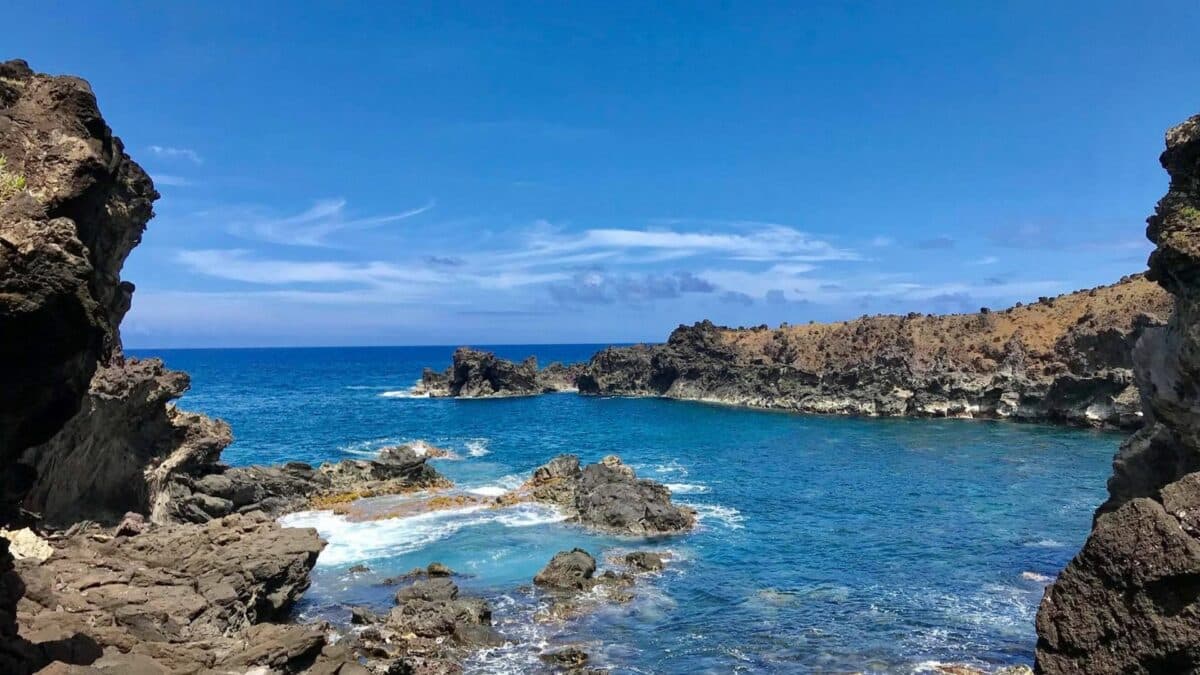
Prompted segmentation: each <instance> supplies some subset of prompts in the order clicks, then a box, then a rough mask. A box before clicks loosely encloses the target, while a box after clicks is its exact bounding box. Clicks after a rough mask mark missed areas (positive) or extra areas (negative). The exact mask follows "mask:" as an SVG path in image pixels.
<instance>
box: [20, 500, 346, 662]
mask: <svg viewBox="0 0 1200 675" xmlns="http://www.w3.org/2000/svg"><path fill="white" fill-rule="evenodd" d="M53 544H54V552H53V554H52V555H51V556H50V558H49V559H48V560H46V561H44V562H39V561H37V560H22V561H20V562H18V564H17V569H18V571H19V572H20V574H21V577H22V579H24V582H25V586H26V591H25V597H24V599H22V600H21V602H20V605H19V614H18V617H19V620H20V624H21V630H22V634H23V635H24V636H25V637H26V638H28V639H30V640H31V641H32V642H35V643H41V644H52V645H59V644H64V643H65V642H66V641H70V640H74V642H73V643H72V644H73V645H74V646H75V647H77V648H80V649H79V651H80V653H78V654H71V653H62V652H47V651H46V650H45V649H42V650H41V652H43V653H42V654H41V655H40V656H41V657H43V658H45V659H46V663H48V662H49V660H50V659H58V660H63V661H66V662H68V663H70V662H75V663H90V662H91V661H92V660H95V659H96V658H97V657H98V656H99V654H100V652H106V653H107V654H109V656H110V660H112V659H116V657H117V656H119V655H129V654H137V655H140V656H141V657H144V659H143V660H144V661H145V662H146V663H150V662H153V663H155V664H157V666H158V667H161V668H163V669H165V671H164V672H195V671H197V670H199V669H200V668H202V667H216V666H218V665H219V664H223V663H232V662H237V663H239V664H245V665H246V666H247V667H249V666H252V665H257V664H258V663H260V661H259V660H258V658H257V657H252V656H251V655H250V654H249V651H255V652H261V653H262V654H263V655H264V657H265V656H266V655H267V653H268V652H269V651H270V647H271V645H270V644H267V643H268V642H272V641H275V642H278V641H280V640H284V639H285V636H288V637H287V639H292V638H294V637H295V636H298V635H310V634H313V633H314V632H315V637H313V638H305V640H304V643H305V644H306V645H307V648H306V649H305V650H304V653H302V654H296V655H292V657H290V658H289V661H292V662H294V665H299V664H300V662H301V661H303V660H304V659H305V658H306V657H315V656H316V654H317V653H318V652H320V651H321V649H322V648H323V646H324V644H325V640H324V637H323V635H322V634H321V632H320V631H319V630H315V629H314V628H313V627H300V626H289V627H282V626H280V627H276V628H274V629H266V628H263V627H260V626H257V624H262V623H264V622H270V621H278V620H282V619H285V618H287V614H288V612H289V611H290V609H291V607H292V606H293V605H294V604H295V602H296V600H298V599H299V597H300V595H301V594H302V593H303V592H304V590H305V589H307V588H308V584H309V581H308V573H309V570H311V569H312V567H313V565H314V564H315V563H316V560H317V554H318V553H319V552H320V551H321V549H322V548H323V547H324V542H322V541H321V540H320V539H319V538H318V537H317V534H316V532H315V531H313V530H307V529H292V528H281V527H279V526H278V525H276V524H275V523H273V522H272V521H270V520H269V519H267V518H266V517H265V516H262V515H261V514H258V515H257V516H255V515H250V516H233V517H231V518H228V519H225V520H222V521H216V522H213V523H210V524H208V525H206V526H202V527H201V526H190V525H184V526H176V527H164V528H157V529H155V530H153V531H151V532H147V533H145V534H140V535H137V536H134V537H113V536H111V535H108V534H105V533H103V532H102V531H100V530H98V529H96V528H82V529H80V530H79V531H77V532H75V533H74V534H71V535H70V536H68V537H66V538H64V539H61V540H58V541H55V542H53ZM252 627H253V628H255V629H256V630H255V631H254V632H253V633H246V631H248V630H250V629H251V628H252ZM264 630H274V631H275V632H276V635H275V636H274V637H272V638H271V639H269V640H268V639H267V638H266V633H263V632H262V631H264ZM76 635H81V636H86V638H74V637H73V636H76ZM259 641H262V643H260V644H254V643H255V642H259ZM81 645H86V649H84V648H82V647H81ZM285 651H286V650H285ZM27 656H28V657H29V660H30V661H33V662H35V665H36V659H37V658H39V654H38V653H37V652H34V653H32V654H28V655H27ZM118 661H119V662H121V663H127V661H126V660H124V659H119V660H118ZM311 662H312V658H308V661H307V663H311ZM43 665H44V664H43ZM34 669H36V668H34ZM297 669H298V668H297ZM4 672H24V671H22V670H19V669H17V670H4ZM149 672H154V671H149Z"/></svg>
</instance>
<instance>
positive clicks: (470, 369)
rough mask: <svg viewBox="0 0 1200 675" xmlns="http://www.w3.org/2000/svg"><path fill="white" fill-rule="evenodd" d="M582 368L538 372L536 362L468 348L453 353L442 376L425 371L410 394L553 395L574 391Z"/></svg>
mask: <svg viewBox="0 0 1200 675" xmlns="http://www.w3.org/2000/svg"><path fill="white" fill-rule="evenodd" d="M582 369H583V366H582V364H575V365H571V366H564V365H563V364H561V363H552V364H550V365H549V366H547V367H546V368H545V369H543V370H538V364H537V359H536V358H535V357H532V356H531V357H529V358H527V359H525V360H524V361H522V362H521V363H513V362H512V361H508V360H506V359H501V358H499V357H497V356H496V355H495V354H493V353H491V352H485V351H481V350H478V349H471V348H470V347H459V348H458V349H456V350H455V351H454V356H453V363H452V364H451V366H450V367H449V368H447V369H446V370H445V371H444V372H440V373H439V372H437V371H435V370H432V369H430V368H426V369H425V372H424V373H423V374H422V375H421V381H420V382H418V383H417V386H416V387H414V389H413V393H414V394H416V395H418V396H421V395H424V396H434V397H454V398H498V397H507V396H534V395H537V394H545V393H550V392H555V391H574V390H575V388H576V385H575V378H576V377H577V376H578V374H579V373H580V372H581V371H582Z"/></svg>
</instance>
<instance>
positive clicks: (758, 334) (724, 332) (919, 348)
mask: <svg viewBox="0 0 1200 675" xmlns="http://www.w3.org/2000/svg"><path fill="white" fill-rule="evenodd" d="M1170 313H1171V303H1170V300H1169V296H1168V295H1167V294H1166V293H1164V292H1163V291H1162V289H1161V288H1159V287H1158V286H1157V285H1155V284H1153V283H1152V282H1150V281H1147V280H1146V279H1145V278H1143V277H1141V276H1131V277H1127V278H1125V279H1122V280H1121V281H1120V282H1119V283H1116V284H1113V285H1111V286H1103V287H1100V288H1094V289H1091V290H1087V291H1079V292H1076V293H1070V294H1066V295H1061V296H1058V297H1054V298H1042V299H1040V300H1039V301H1038V302H1037V303H1034V304H1030V305H1025V306H1020V305H1018V306H1016V307H1012V308H1009V309H1005V310H1000V311H989V310H983V311H981V312H979V313H977V314H956V315H948V316H929V315H921V314H909V315H907V316H876V317H863V318H860V319H856V320H854V321H846V322H839V323H825V324H818V323H813V324H807V325H798V326H783V327H780V328H777V329H774V330H772V329H769V328H767V327H766V326H759V327H757V328H749V329H731V328H723V327H719V326H715V325H713V324H712V323H711V322H707V321H705V322H701V323H698V324H696V325H694V326H681V327H680V328H678V329H676V330H675V332H673V333H672V334H671V336H670V339H668V341H667V343H666V344H663V345H639V346H634V347H621V348H609V349H606V350H604V351H602V352H600V353H598V354H596V355H595V356H594V357H593V358H592V360H591V363H590V364H589V365H588V368H587V370H586V371H585V373H584V374H583V375H581V376H580V377H579V378H578V383H579V390H580V392H582V393H588V394H600V395H635V396H666V397H670V398H680V399H692V400H702V401H713V402H721V403H730V404H736V405H746V406H753V407H760V408H778V409H785V410H796V411H801V412H810V413H836V414H853V415H884V416H895V415H911V416H925V417H1011V418H1016V419H1037V420H1051V421H1061V422H1066V423H1071V424H1080V425H1091V426H1114V427H1125V428H1132V427H1136V426H1139V425H1140V423H1141V413H1140V409H1139V404H1138V398H1137V392H1136V389H1135V388H1134V387H1133V378H1132V372H1131V368H1132V360H1131V352H1132V345H1133V343H1134V342H1135V341H1136V340H1137V338H1138V336H1139V335H1141V333H1142V331H1143V330H1144V329H1145V328H1147V327H1149V326H1155V325H1160V324H1162V323H1163V322H1164V321H1166V319H1167V318H1168V317H1169V316H1170Z"/></svg>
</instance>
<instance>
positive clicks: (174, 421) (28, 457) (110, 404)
mask: <svg viewBox="0 0 1200 675" xmlns="http://www.w3.org/2000/svg"><path fill="white" fill-rule="evenodd" d="M188 385H189V378H188V376H187V374H186V373H181V372H178V371H172V370H168V369H166V368H164V367H163V364H162V362H161V361H159V360H158V359H147V360H134V359H131V360H123V361H121V362H119V363H114V364H112V365H108V366H102V367H101V368H99V369H98V370H97V371H96V374H95V376H94V377H93V378H92V383H91V387H90V389H89V392H88V395H87V397H86V398H85V399H84V403H83V406H82V408H81V409H80V411H79V413H78V414H76V415H75V416H74V417H72V418H71V419H70V420H69V421H68V422H67V424H66V426H64V427H63V429H62V431H60V432H59V433H58V434H56V435H55V436H54V437H53V438H51V439H50V440H49V441H47V442H46V443H43V444H42V445H38V446H35V447H33V448H30V449H28V450H27V451H26V452H25V454H24V457H25V461H26V462H27V463H28V464H30V465H32V466H34V467H35V468H36V469H37V472H38V475H39V476H41V477H42V478H41V479H40V480H39V481H38V482H37V484H36V485H35V487H34V489H33V490H32V491H31V493H30V494H29V496H28V497H27V498H26V500H25V507H26V508H27V509H29V510H30V511H34V512H37V513H40V514H42V517H43V518H44V519H45V523H46V524H47V525H50V526H57V527H66V526H69V525H71V524H72V523H75V522H78V521H80V520H93V521H96V522H99V523H105V524H113V523H116V522H118V521H119V520H120V519H121V518H122V517H123V516H124V514H125V513H127V512H130V511H132V512H137V513H142V514H149V513H150V503H151V496H152V494H153V492H154V488H155V485H154V480H152V478H153V476H154V474H155V470H156V469H158V468H159V467H161V466H163V463H164V460H166V459H168V458H169V457H171V456H172V455H173V454H174V455H176V456H180V455H182V456H186V457H187V458H188V459H187V462H184V463H183V464H184V465H183V466H181V465H179V464H176V465H174V466H172V470H174V471H180V470H184V469H187V468H189V467H193V466H199V465H203V464H207V463H211V462H214V461H216V458H218V457H219V456H220V453H221V450H223V449H224V448H225V446H227V445H229V443H230V442H232V440H233V436H232V433H231V431H230V429H229V426H228V425H227V424H225V423H224V422H221V421H218V420H211V419H208V418H206V417H204V416H202V415H196V414H194V413H187V412H184V411H181V410H178V409H177V408H175V407H174V406H173V405H168V404H169V403H170V402H171V401H173V400H174V399H176V398H178V397H179V396H181V395H182V394H183V393H184V392H185V391H186V390H187V388H188ZM221 515H225V514H221Z"/></svg>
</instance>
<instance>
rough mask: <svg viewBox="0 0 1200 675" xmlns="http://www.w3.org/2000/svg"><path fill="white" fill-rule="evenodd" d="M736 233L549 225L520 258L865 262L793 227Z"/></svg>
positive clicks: (744, 226)
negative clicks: (574, 229) (568, 229)
mask: <svg viewBox="0 0 1200 675" xmlns="http://www.w3.org/2000/svg"><path fill="white" fill-rule="evenodd" d="M729 225H730V229H732V231H728V232H721V231H715V230H714V229H706V230H700V231H696V230H683V229H668V228H658V229H619V228H603V229H589V230H583V231H582V232H579V233H559V232H556V231H555V229H554V228H553V226H551V225H549V224H546V223H543V224H542V226H541V227H540V228H538V229H537V230H535V231H534V232H533V233H531V236H530V237H529V241H528V248H527V249H526V250H525V251H523V252H521V253H519V254H517V255H518V256H519V257H524V258H545V259H560V257H562V256H573V257H574V259H575V260H578V261H582V260H583V259H585V258H586V257H587V256H591V257H592V259H599V258H605V257H613V256H616V255H619V254H622V253H625V252H641V253H642V254H643V255H644V256H646V257H644V258H642V260H644V261H646V262H654V261H661V260H672V259H680V258H688V257H697V256H715V257H722V258H728V259H731V260H737V261H746V262H754V261H757V262H765V261H780V260H792V261H805V262H810V261H811V262H815V261H835V260H860V259H861V257H860V256H859V254H858V253H857V252H855V251H853V250H850V249H846V248H841V247H838V246H835V245H834V244H832V243H830V242H828V241H825V240H823V239H820V238H817V237H814V236H813V235H810V234H808V233H805V232H803V231H801V230H798V229H796V228H794V227H790V226H787V225H779V224H775V223H755V222H735V223H730V224H729Z"/></svg>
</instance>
